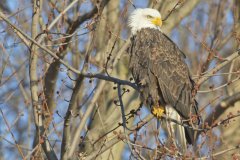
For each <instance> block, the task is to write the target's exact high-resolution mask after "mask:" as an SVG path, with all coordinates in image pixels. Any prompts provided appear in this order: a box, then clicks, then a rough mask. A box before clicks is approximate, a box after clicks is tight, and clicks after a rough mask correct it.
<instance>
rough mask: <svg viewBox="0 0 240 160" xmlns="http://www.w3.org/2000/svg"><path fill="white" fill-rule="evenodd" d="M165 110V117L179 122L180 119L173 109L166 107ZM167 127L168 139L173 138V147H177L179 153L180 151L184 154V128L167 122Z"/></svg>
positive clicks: (185, 148) (185, 144) (185, 146)
mask: <svg viewBox="0 0 240 160" xmlns="http://www.w3.org/2000/svg"><path fill="white" fill-rule="evenodd" d="M165 108H166V115H167V116H168V117H169V118H171V119H174V120H176V121H178V122H181V118H180V116H179V114H178V113H177V111H176V110H175V109H174V108H173V107H171V106H166V107H165ZM167 127H168V132H169V133H168V134H169V135H170V137H172V138H173V142H175V145H176V146H177V147H178V149H179V151H181V152H182V153H184V152H186V150H187V143H186V137H185V130H184V127H183V126H181V125H178V124H176V123H174V122H170V121H167Z"/></svg>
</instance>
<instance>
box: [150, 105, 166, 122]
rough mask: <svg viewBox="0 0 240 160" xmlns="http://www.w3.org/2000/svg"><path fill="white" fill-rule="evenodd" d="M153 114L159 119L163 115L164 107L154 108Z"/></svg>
mask: <svg viewBox="0 0 240 160" xmlns="http://www.w3.org/2000/svg"><path fill="white" fill-rule="evenodd" d="M151 112H152V114H153V115H154V116H155V117H157V118H158V119H159V118H161V116H162V115H163V112H164V108H163V107H162V106H153V107H152V110H151Z"/></svg>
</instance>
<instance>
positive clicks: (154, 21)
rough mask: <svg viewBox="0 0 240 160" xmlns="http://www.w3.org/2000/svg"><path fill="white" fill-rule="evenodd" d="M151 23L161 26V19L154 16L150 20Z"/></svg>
mask: <svg viewBox="0 0 240 160" xmlns="http://www.w3.org/2000/svg"><path fill="white" fill-rule="evenodd" d="M151 21H152V23H153V24H155V25H156V26H159V27H161V26H162V19H161V18H160V17H157V18H154V19H152V20H151Z"/></svg>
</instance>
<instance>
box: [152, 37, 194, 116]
mask: <svg viewBox="0 0 240 160" xmlns="http://www.w3.org/2000/svg"><path fill="white" fill-rule="evenodd" d="M152 45H153V46H152V47H150V48H149V49H151V51H150V53H149V54H148V55H149V69H150V71H151V72H152V74H154V76H155V77H156V78H157V80H158V83H159V87H160V89H161V93H162V95H163V98H164V101H165V102H166V104H170V105H171V106H173V107H174V108H175V109H176V110H177V111H178V112H179V114H180V115H181V116H183V117H184V118H186V119H187V118H189V115H190V114H197V107H196V104H194V103H195V101H194V100H193V99H192V90H193V84H192V81H191V79H190V75H189V70H188V67H187V65H186V64H185V63H184V61H183V60H182V58H181V54H182V52H181V51H180V50H179V48H178V47H177V46H176V45H175V43H173V42H172V41H171V40H170V39H169V38H168V37H166V35H164V34H163V33H161V32H156V40H155V42H154V43H152ZM192 106H193V107H192Z"/></svg>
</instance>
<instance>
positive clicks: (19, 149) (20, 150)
mask: <svg viewBox="0 0 240 160" xmlns="http://www.w3.org/2000/svg"><path fill="white" fill-rule="evenodd" d="M0 112H1V114H2V117H3V120H4V122H5V124H6V126H7V129H8V132H9V133H10V134H11V136H12V139H13V140H14V143H15V145H16V147H17V149H18V152H19V154H20V155H21V157H22V159H24V155H23V152H22V149H21V147H20V146H19V145H18V143H17V140H16V139H15V137H14V135H13V133H12V131H11V129H10V126H9V124H8V122H7V119H6V118H5V116H4V114H3V111H2V109H1V108H0Z"/></svg>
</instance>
